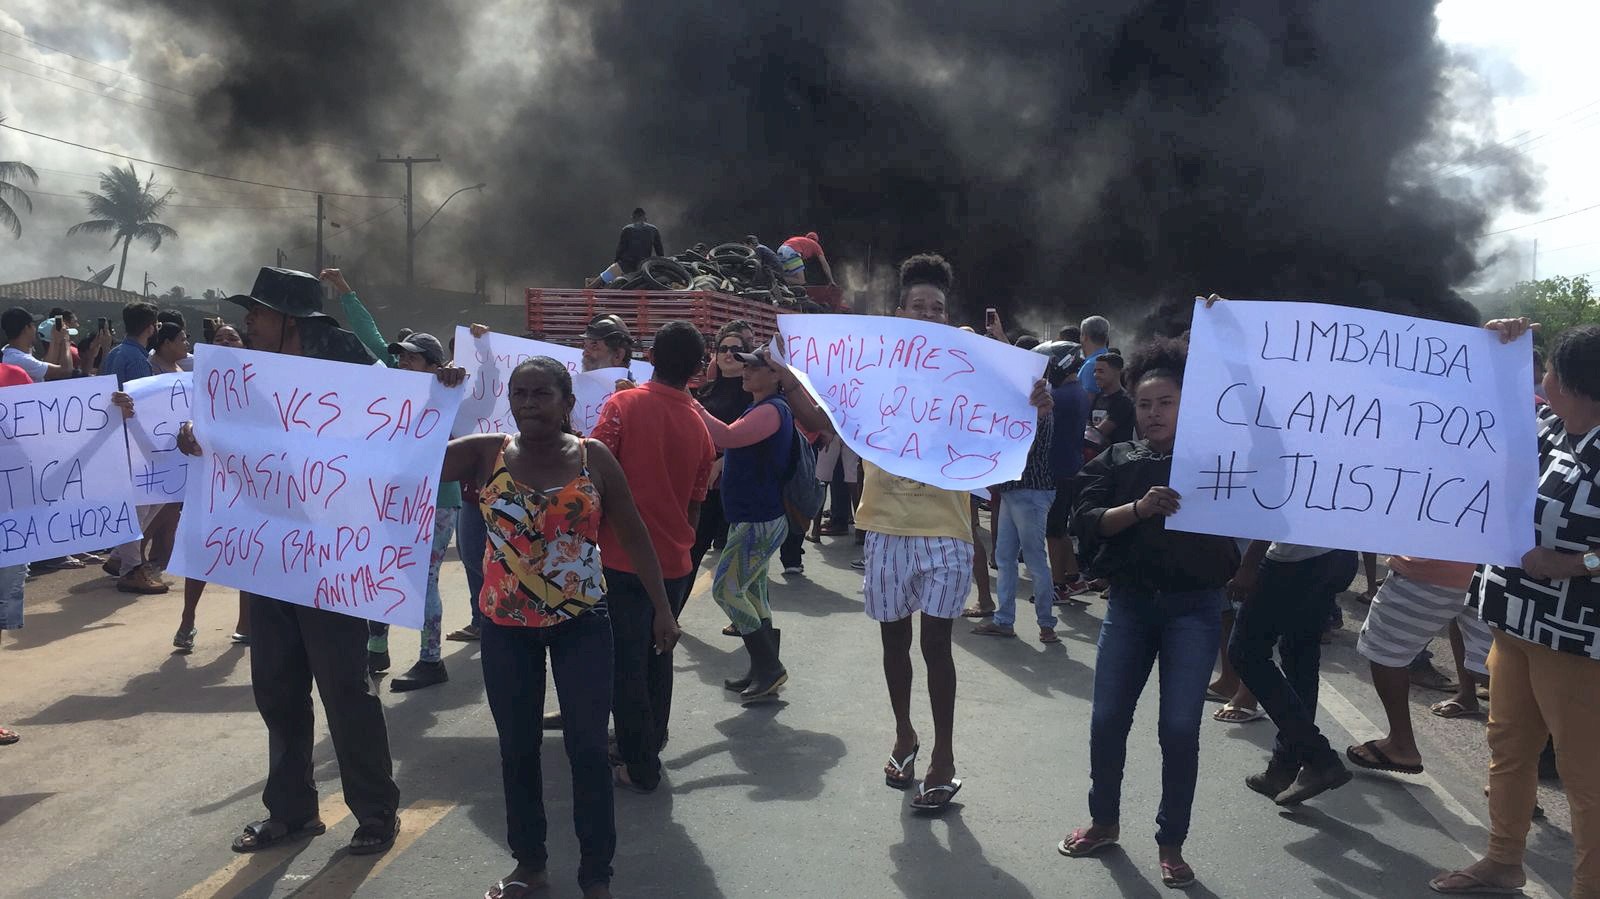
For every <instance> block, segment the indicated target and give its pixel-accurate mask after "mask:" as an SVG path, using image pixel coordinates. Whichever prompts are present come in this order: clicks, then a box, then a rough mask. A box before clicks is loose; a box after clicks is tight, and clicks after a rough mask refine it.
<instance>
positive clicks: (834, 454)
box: [817, 437, 861, 484]
mask: <svg viewBox="0 0 1600 899" xmlns="http://www.w3.org/2000/svg"><path fill="white" fill-rule="evenodd" d="M841 454H843V457H844V482H845V483H846V484H854V483H855V482H856V478H857V477H858V475H859V473H860V471H861V457H860V456H858V455H856V451H855V450H853V449H851V448H850V447H848V446H846V445H845V442H844V441H843V440H840V439H839V438H838V437H835V438H833V441H832V442H830V443H829V444H828V445H827V446H825V447H823V448H822V452H820V453H817V480H819V481H821V482H823V483H824V484H827V483H831V482H832V481H833V466H834V465H835V464H836V463H837V462H838V461H839V458H840V455H841Z"/></svg>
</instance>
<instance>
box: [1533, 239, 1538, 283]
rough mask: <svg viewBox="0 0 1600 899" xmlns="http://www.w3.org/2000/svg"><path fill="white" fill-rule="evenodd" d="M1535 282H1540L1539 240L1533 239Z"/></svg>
mask: <svg viewBox="0 0 1600 899" xmlns="http://www.w3.org/2000/svg"><path fill="white" fill-rule="evenodd" d="M1533 280H1535V281H1537V280H1539V238H1537V237H1535V238H1534V239H1533Z"/></svg>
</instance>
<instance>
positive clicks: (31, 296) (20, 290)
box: [0, 275, 146, 306]
mask: <svg viewBox="0 0 1600 899" xmlns="http://www.w3.org/2000/svg"><path fill="white" fill-rule="evenodd" d="M0 299H4V300H8V301H13V302H16V301H22V302H32V303H48V304H51V305H56V306H60V305H66V304H70V303H90V302H93V303H132V302H136V301H140V300H144V299H146V297H145V296H144V295H143V294H139V293H135V292H133V291H131V290H117V289H116V288H115V287H107V286H105V285H104V284H96V283H94V282H93V281H85V280H83V279H82V278H70V277H68V276H66V275H55V276H53V277H49V278H35V279H33V280H32V281H18V282H17V283H15V284H0Z"/></svg>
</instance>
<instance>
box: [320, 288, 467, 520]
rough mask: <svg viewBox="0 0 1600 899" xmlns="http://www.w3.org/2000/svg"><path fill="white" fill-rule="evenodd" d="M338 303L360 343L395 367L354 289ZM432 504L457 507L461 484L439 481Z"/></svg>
mask: <svg viewBox="0 0 1600 899" xmlns="http://www.w3.org/2000/svg"><path fill="white" fill-rule="evenodd" d="M339 305H340V306H343V307H344V322H345V325H346V326H347V327H348V328H349V329H350V331H351V332H352V333H353V334H355V335H356V337H357V338H359V339H360V341H361V345H362V346H364V347H366V348H367V350H368V351H369V352H371V353H372V355H374V356H376V357H378V361H379V362H382V363H383V364H384V365H387V366H389V367H390V368H397V367H398V366H399V363H398V362H397V361H396V360H395V358H394V355H393V354H392V353H390V352H389V340H388V338H386V337H384V336H383V332H382V331H379V330H378V323H377V321H375V320H374V319H373V318H372V313H370V312H368V311H367V307H365V306H363V305H361V300H360V299H358V298H357V297H356V292H355V291H353V290H352V291H350V292H349V293H347V294H345V295H344V296H342V297H340V298H339ZM433 504H434V506H435V507H437V508H440V509H457V508H460V506H461V484H460V483H459V482H457V481H450V482H448V483H441V484H440V485H439V495H438V497H437V498H436V499H435V500H434V503H433Z"/></svg>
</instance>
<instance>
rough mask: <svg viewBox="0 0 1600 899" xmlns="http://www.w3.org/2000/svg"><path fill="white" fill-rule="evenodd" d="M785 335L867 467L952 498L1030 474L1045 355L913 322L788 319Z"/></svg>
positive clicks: (781, 326) (804, 374) (803, 373)
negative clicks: (1035, 399) (1036, 390)
mask: <svg viewBox="0 0 1600 899" xmlns="http://www.w3.org/2000/svg"><path fill="white" fill-rule="evenodd" d="M778 330H779V334H780V337H781V338H782V339H781V342H780V347H781V349H782V350H783V358H784V360H785V361H786V362H787V364H788V365H789V367H790V368H791V369H793V370H794V372H795V375H796V376H797V377H798V378H799V380H800V383H801V384H802V385H804V386H805V388H806V389H807V390H808V391H809V392H810V393H811V395H812V396H813V397H815V398H816V400H817V402H818V403H819V404H820V405H821V406H822V408H823V409H824V410H825V411H826V412H827V413H828V417H829V418H830V419H832V421H833V426H834V429H835V430H837V431H838V432H839V436H840V437H842V438H843V439H844V442H845V443H846V444H847V445H848V446H849V447H850V448H851V449H853V450H855V451H856V453H857V454H858V455H859V456H861V458H862V459H865V460H866V461H868V462H871V463H872V464H874V465H876V466H878V467H879V468H882V469H883V470H884V471H887V472H889V473H890V474H894V475H899V476H900V477H903V478H910V479H912V480H915V481H920V482H922V483H924V484H930V485H932V486H935V487H943V488H945V489H949V490H963V491H967V490H973V489H976V488H980V487H987V486H989V485H991V484H1000V483H1004V482H1006V481H1010V480H1015V479H1016V478H1017V477H1019V476H1021V474H1022V469H1023V466H1024V465H1025V464H1026V463H1027V460H1028V448H1029V447H1030V446H1031V445H1032V443H1033V434H1034V430H1035V428H1036V425H1037V422H1038V418H1039V416H1038V410H1036V409H1034V408H1033V407H1032V406H1030V405H1028V395H1029V393H1030V392H1032V390H1033V385H1034V382H1036V381H1038V380H1039V378H1040V377H1041V376H1042V375H1043V374H1044V366H1045V362H1046V359H1045V357H1044V356H1041V355H1039V354H1038V353H1031V352H1028V351H1027V350H1019V349H1017V348H1016V347H1012V346H1009V345H1007V344H1004V343H1001V342H1000V341H997V340H990V339H988V338H986V337H979V336H978V335H976V334H971V333H968V332H966V331H962V330H960V329H959V328H952V327H949V326H947V325H936V324H931V323H929V322H922V321H916V320H913V319H908V318H890V317H887V316H862V315H780V316H778Z"/></svg>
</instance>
